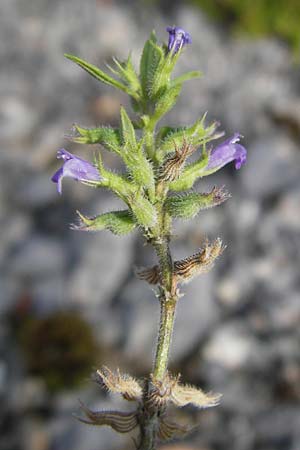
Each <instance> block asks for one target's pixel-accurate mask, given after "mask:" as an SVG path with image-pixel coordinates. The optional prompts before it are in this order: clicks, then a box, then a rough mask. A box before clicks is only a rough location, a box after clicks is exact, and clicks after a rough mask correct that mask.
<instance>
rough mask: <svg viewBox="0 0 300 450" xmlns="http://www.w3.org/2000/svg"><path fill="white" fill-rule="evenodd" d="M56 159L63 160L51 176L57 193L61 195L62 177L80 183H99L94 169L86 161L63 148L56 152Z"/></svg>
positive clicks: (97, 173)
mask: <svg viewBox="0 0 300 450" xmlns="http://www.w3.org/2000/svg"><path fill="white" fill-rule="evenodd" d="M57 159H62V160H63V165H62V167H60V169H58V170H57V171H56V172H55V174H54V175H53V176H52V178H51V180H52V181H53V182H54V183H57V191H58V193H59V194H61V193H62V179H63V178H64V177H70V178H73V180H76V181H81V182H90V181H101V180H102V178H101V176H100V174H99V172H98V170H97V169H96V167H95V166H93V165H92V164H91V163H89V162H88V161H85V160H84V159H81V158H79V157H78V156H75V155H73V154H72V153H70V152H68V151H67V150H65V149H64V148H62V149H60V150H58V152H57Z"/></svg>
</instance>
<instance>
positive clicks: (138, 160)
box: [121, 107, 154, 190]
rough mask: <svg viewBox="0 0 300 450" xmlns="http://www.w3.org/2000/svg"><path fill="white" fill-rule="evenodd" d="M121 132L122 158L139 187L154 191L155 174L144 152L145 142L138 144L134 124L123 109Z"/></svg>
mask: <svg viewBox="0 0 300 450" xmlns="http://www.w3.org/2000/svg"><path fill="white" fill-rule="evenodd" d="M121 131H122V138H123V144H124V145H123V148H122V152H121V157H122V159H123V161H124V163H125V164H126V167H127V169H128V170H129V173H130V174H131V176H132V178H133V180H134V182H135V183H136V184H137V185H138V186H143V187H145V188H148V187H151V188H152V190H153V189H154V172H153V169H152V166H151V164H150V162H149V161H148V159H147V158H146V156H145V154H144V152H143V148H142V147H143V142H142V141H140V142H137V141H136V136H135V130H134V127H133V124H132V122H131V120H130V118H129V117H128V115H127V113H126V111H125V109H124V108H123V107H122V108H121Z"/></svg>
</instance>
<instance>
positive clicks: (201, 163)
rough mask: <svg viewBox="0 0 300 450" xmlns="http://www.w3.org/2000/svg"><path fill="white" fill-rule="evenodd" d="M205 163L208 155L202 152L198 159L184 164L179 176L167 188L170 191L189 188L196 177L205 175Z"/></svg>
mask: <svg viewBox="0 0 300 450" xmlns="http://www.w3.org/2000/svg"><path fill="white" fill-rule="evenodd" d="M207 164H208V155H207V154H204V155H203V157H202V158H200V159H199V160H198V161H196V162H194V163H191V164H189V165H188V166H186V168H185V169H184V170H183V172H182V174H181V175H180V177H179V178H178V179H177V180H175V181H172V182H171V183H170V184H169V188H170V189H171V190H172V191H185V190H187V189H190V188H191V187H192V186H193V184H194V183H195V181H196V180H197V179H198V178H200V177H203V176H204V175H205V167H206V166H207Z"/></svg>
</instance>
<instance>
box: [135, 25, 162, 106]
mask: <svg viewBox="0 0 300 450" xmlns="http://www.w3.org/2000/svg"><path fill="white" fill-rule="evenodd" d="M163 57H164V52H163V50H162V48H161V47H159V45H157V43H156V36H155V33H154V32H152V34H151V36H150V39H148V41H146V43H145V46H144V49H143V53H142V57H141V61H140V80H141V86H142V93H143V96H144V98H145V99H147V98H149V97H151V93H152V91H153V80H154V77H155V74H156V72H157V70H158V68H159V65H160V62H161V61H162V59H163Z"/></svg>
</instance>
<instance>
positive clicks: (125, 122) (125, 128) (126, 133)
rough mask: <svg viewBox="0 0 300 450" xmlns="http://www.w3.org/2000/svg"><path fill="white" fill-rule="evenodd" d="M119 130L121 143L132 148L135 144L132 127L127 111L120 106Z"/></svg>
mask: <svg viewBox="0 0 300 450" xmlns="http://www.w3.org/2000/svg"><path fill="white" fill-rule="evenodd" d="M121 132H122V139H123V144H125V145H128V146H129V147H131V148H132V149H135V148H136V146H137V143H136V137H135V131H134V127H133V125H132V122H131V120H130V119H129V117H128V114H127V112H126V111H125V109H124V108H123V107H121Z"/></svg>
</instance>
